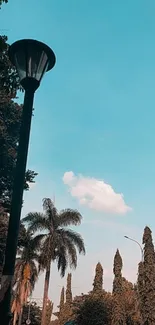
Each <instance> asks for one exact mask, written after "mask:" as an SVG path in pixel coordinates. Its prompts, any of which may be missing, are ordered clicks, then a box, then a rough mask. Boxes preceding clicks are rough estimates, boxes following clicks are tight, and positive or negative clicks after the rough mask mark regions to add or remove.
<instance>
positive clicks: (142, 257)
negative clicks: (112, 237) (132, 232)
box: [124, 236, 144, 262]
mask: <svg viewBox="0 0 155 325" xmlns="http://www.w3.org/2000/svg"><path fill="white" fill-rule="evenodd" d="M124 237H125V238H126V239H129V240H131V241H133V242H134V243H136V244H137V245H138V246H139V248H140V250H141V259H142V262H143V260H144V252H143V248H142V246H141V245H140V243H139V242H138V241H137V240H135V239H133V238H130V237H128V236H124Z"/></svg>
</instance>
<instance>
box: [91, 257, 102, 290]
mask: <svg viewBox="0 0 155 325" xmlns="http://www.w3.org/2000/svg"><path fill="white" fill-rule="evenodd" d="M102 291H103V268H102V265H101V263H98V264H97V265H96V269H95V278H94V282H93V294H96V295H100V294H101V293H102Z"/></svg>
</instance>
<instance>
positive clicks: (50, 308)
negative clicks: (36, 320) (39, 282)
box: [45, 300, 53, 325]
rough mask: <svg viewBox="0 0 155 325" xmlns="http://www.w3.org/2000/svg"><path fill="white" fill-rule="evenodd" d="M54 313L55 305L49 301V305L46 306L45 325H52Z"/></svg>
mask: <svg viewBox="0 0 155 325" xmlns="http://www.w3.org/2000/svg"><path fill="white" fill-rule="evenodd" d="M52 312H53V303H52V301H50V300H48V302H47V305H46V317H45V325H49V324H50V321H51V317H52Z"/></svg>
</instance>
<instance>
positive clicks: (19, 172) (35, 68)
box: [0, 39, 56, 325]
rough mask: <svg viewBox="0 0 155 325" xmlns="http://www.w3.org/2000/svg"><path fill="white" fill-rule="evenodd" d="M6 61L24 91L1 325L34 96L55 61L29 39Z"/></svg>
mask: <svg viewBox="0 0 155 325" xmlns="http://www.w3.org/2000/svg"><path fill="white" fill-rule="evenodd" d="M9 58H10V61H11V62H12V64H13V65H14V66H15V67H16V69H17V72H18V74H19V78H20V83H21V85H22V87H23V88H24V90H25V98H24V105H23V112H22V120H21V128H20V138H19V146H18V153H17V162H16V170H15V177H14V184H13V193H12V201H11V209H10V218H9V226H8V236H7V242H6V251H5V264H4V269H3V276H2V286H1V288H2V293H3V296H4V297H3V299H1V303H0V320H1V324H2V325H9V323H10V318H11V314H10V301H11V286H12V278H13V275H14V268H15V260H16V252H17V242H18V233H19V225H20V215H21V207H22V198H23V188H24V181H25V171H26V162H27V154H28V145H29V136H30V127H31V118H32V110H33V99H34V93H35V91H36V90H37V88H38V87H39V85H40V82H41V80H42V77H43V75H44V73H45V72H46V71H48V70H51V69H52V68H53V67H54V65H55V61H56V58H55V54H54V52H53V51H52V50H51V49H50V48H49V47H48V46H47V45H45V44H43V43H41V42H38V41H35V40H29V39H26V40H20V41H17V42H15V43H14V44H12V45H11V46H10V49H9ZM4 283H5V287H4Z"/></svg>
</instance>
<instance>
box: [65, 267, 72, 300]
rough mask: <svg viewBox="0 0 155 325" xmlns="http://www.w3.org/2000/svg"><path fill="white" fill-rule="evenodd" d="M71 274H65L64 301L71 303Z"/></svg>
mask: <svg viewBox="0 0 155 325" xmlns="http://www.w3.org/2000/svg"><path fill="white" fill-rule="evenodd" d="M71 281H72V275H71V273H69V274H68V276H67V288H66V303H67V304H71V303H72V288H71Z"/></svg>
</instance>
